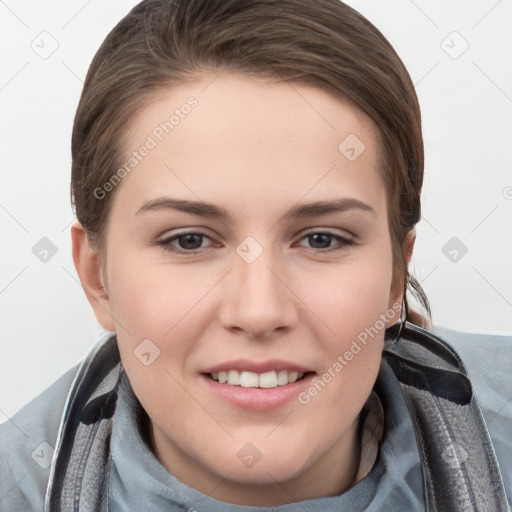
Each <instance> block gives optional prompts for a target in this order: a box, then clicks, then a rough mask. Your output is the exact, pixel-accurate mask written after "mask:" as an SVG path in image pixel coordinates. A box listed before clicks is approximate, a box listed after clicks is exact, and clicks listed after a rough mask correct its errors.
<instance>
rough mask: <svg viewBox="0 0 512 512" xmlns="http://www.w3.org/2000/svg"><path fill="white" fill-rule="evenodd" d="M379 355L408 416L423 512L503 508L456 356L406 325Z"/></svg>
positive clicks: (487, 443)
mask: <svg viewBox="0 0 512 512" xmlns="http://www.w3.org/2000/svg"><path fill="white" fill-rule="evenodd" d="M387 334H389V337H390V338H393V332H388V333H387ZM383 355H384V358H385V359H386V361H387V362H388V364H389V366H390V367H391V369H392V370H393V372H394V373H395V376H396V377H397V379H398V381H399V382H400V386H401V389H402V392H403V395H404V397H405V401H406V403H407V407H408V409H409V413H410V415H411V420H412V424H413V426H414V432H415V435H416V441H417V443H418V450H419V455H420V460H421V466H422V473H423V483H424V488H425V501H426V505H427V511H429V512H441V511H442V512H472V511H474V512H502V511H503V512H504V511H508V510H509V508H508V504H507V497H506V493H505V488H504V485H503V481H502V478H501V473H500V471H499V466H498V462H497V459H496V456H495V453H494V448H493V446H492V443H491V439H490V437H489V433H488V431H487V427H486V425H485V422H484V419H483V416H482V413H481V411H480V407H479V406H478V403H477V399H476V396H475V395H474V393H473V391H472V387H471V383H470V381H469V377H468V373H467V370H466V368H465V366H464V364H463V362H462V360H461V359H460V357H459V355H458V354H457V353H456V352H455V351H454V350H453V348H452V347H451V346H450V345H448V344H447V343H446V342H445V341H444V340H442V339H441V338H439V337H438V336H436V335H434V334H433V333H431V332H429V331H427V330H425V329H422V328H421V327H417V326H415V325H413V324H409V323H406V324H405V326H404V329H403V331H402V333H401V337H400V340H399V341H398V342H396V343H395V342H387V343H386V345H385V350H384V354H383Z"/></svg>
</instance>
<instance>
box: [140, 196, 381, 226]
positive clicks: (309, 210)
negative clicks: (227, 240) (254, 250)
mask: <svg viewBox="0 0 512 512" xmlns="http://www.w3.org/2000/svg"><path fill="white" fill-rule="evenodd" d="M158 210H178V211H181V212H185V213H190V214H192V215H197V216H199V217H210V218H215V219H219V220H222V221H226V222H229V221H232V216H231V214H230V213H229V212H228V211H227V210H226V209H225V208H223V207H221V206H217V205H215V204H212V203H207V202H203V201H190V200H187V199H174V198H170V197H159V198H156V199H151V200H150V201H147V202H145V203H144V204H143V205H142V206H141V207H140V208H139V209H138V210H137V213H136V214H135V215H140V214H142V213H145V212H150V211H158ZM350 210H360V211H363V212H368V213H371V214H372V215H376V212H375V210H374V209H373V208H372V207H371V206H370V205H369V204H367V203H364V202H363V201H361V200H359V199H356V198H352V197H345V198H340V199H332V200H329V201H316V202H311V203H298V204H296V205H295V206H293V207H292V208H290V210H288V211H287V212H286V213H285V214H284V215H283V217H282V218H283V219H303V218H309V217H316V216H319V215H328V214H332V213H340V212H346V211H350Z"/></svg>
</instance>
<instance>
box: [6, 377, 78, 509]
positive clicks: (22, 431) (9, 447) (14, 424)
mask: <svg viewBox="0 0 512 512" xmlns="http://www.w3.org/2000/svg"><path fill="white" fill-rule="evenodd" d="M76 371H77V368H76V367H74V368H72V369H71V370H69V371H68V372H66V373H65V374H64V375H63V376H62V377H60V378H59V379H58V380H57V381H56V382H54V383H53V384H52V385H51V386H50V387H49V388H47V389H46V390H45V391H43V392H42V393H41V394H40V395H39V396H37V397H36V398H34V399H33V400H32V401H31V402H29V403H28V404H27V405H26V406H25V407H23V408H22V409H21V410H20V411H19V412H17V413H16V414H15V415H14V416H13V417H12V418H10V419H9V420H8V421H6V422H5V423H2V425H0V509H1V510H26V511H30V510H42V509H43V505H44V495H45V490H46V485H47V482H48V478H49V474H50V465H51V461H52V456H53V450H54V447H55V441H56V439H57V433H58V429H59V424H60V419H61V415H62V411H63V408H64V404H65V402H66V398H67V395H68V393H69V390H70V388H71V385H72V382H73V379H74V377H75V375H76Z"/></svg>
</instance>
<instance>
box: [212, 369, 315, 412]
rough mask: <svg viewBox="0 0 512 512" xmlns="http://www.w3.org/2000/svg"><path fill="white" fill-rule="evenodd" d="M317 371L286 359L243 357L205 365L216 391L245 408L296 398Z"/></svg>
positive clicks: (260, 407) (280, 403)
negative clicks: (259, 359) (210, 365)
mask: <svg viewBox="0 0 512 512" xmlns="http://www.w3.org/2000/svg"><path fill="white" fill-rule="evenodd" d="M315 375H316V372H314V371H312V370H311V369H309V368H307V367H306V366H303V365H299V364H296V363H292V362H289V361H285V360H277V359H275V360H267V361H262V362H257V361H254V360H247V359H244V360H242V359H239V360H234V361H229V362H226V363H222V364H219V365H216V366H212V367H210V368H207V369H205V371H204V372H202V376H203V379H204V380H203V382H205V384H207V387H208V388H209V389H210V390H211V392H213V394H214V395H216V396H217V397H219V398H221V399H222V400H224V401H227V402H230V403H231V404H232V405H234V406H236V407H241V408H243V409H249V410H255V411H256V410H257V411H264V410H270V409H275V408H276V407H280V406H283V405H285V404H286V403H288V402H290V401H291V400H293V399H294V398H295V397H296V396H297V394H298V393H300V392H301V391H302V390H303V388H304V387H307V386H308V385H309V383H310V381H311V380H312V379H313V378H314V376H315Z"/></svg>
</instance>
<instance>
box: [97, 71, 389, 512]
mask: <svg viewBox="0 0 512 512" xmlns="http://www.w3.org/2000/svg"><path fill="white" fill-rule="evenodd" d="M190 98H193V99H190ZM185 105H189V106H188V107H185ZM173 113H174V118H171V119H170V116H171V115H173ZM166 122H167V124H165V123H166ZM143 147H146V150H144V149H141V148H143ZM125 149H126V162H127V163H128V165H127V167H126V168H125V171H126V169H129V171H126V172H125V173H121V176H120V177H121V178H122V181H121V183H119V184H117V185H116V187H117V188H116V190H115V191H114V192H111V191H110V190H107V193H115V197H114V201H113V205H112V209H111V212H110V217H109V221H108V226H107V230H106V246H105V249H106V252H105V257H104V259H103V262H102V263H103V265H102V280H103V282H104V284H105V288H106V289H107V291H108V297H109V300H108V303H107V305H106V307H107V308H109V312H110V314H111V317H112V319H113V320H111V322H112V324H111V325H104V327H106V328H110V329H115V330H116V331H117V337H118V342H119V348H120V352H121V358H122V362H123V365H124V367H125V369H126V372H127V374H128V378H129V379H130V382H131V384H132V387H133V389H134V392H135V394H136V395H137V397H138V399H139V400H140V402H141V404H142V406H143V407H144V409H145V410H146V412H147V414H148V416H149V419H150V432H151V443H152V448H153V450H154V452H155V454H156V456H157V457H158V459H159V460H160V461H161V462H162V463H163V464H164V465H165V466H166V467H167V468H168V469H169V470H170V471H171V472H172V473H173V474H174V475H175V476H177V477H178V478H179V479H181V480H182V481H183V482H185V483H187V484H189V485H191V486H193V487H195V488H197V489H199V490H201V491H203V492H205V493H207V494H212V491H211V490H212V489H214V488H215V491H214V492H213V494H212V496H213V497H215V498H217V499H220V500H223V501H229V502H234V503H244V504H249V505H269V504H273V505H276V504H280V503H285V502H290V501H296V500H298V499H305V498H309V497H313V496H318V495H328V494H334V493H337V492H341V491H342V490H343V487H344V486H347V485H350V484H351V483H352V482H353V478H354V472H355V469H356V467H357V463H358V454H359V448H358V442H357V425H358V415H359V412H360V410H361V408H362V407H363V405H364V403H365V401H366V399H367V397H368V395H369V394H370V392H371V389H372V386H373V384H374V381H375V379H376V376H377V373H378V369H379V363H380V359H381V351H382V346H383V337H384V328H385V327H387V326H389V325H391V324H392V323H393V322H394V321H395V320H396V318H397V311H396V308H393V305H394V303H395V301H396V300H397V297H393V296H392V293H391V289H392V256H391V241H390V235H389V229H388V222H387V204H386V192H385V188H384V184H383V181H382V179H381V177H380V176H379V172H378V141H377V132H376V129H375V128H374V126H373V125H372V123H371V122H370V121H369V120H368V119H367V118H366V117H365V116H364V115H363V114H362V113H361V112H359V111H358V110H357V109H356V108H354V107H353V106H352V105H351V104H350V103H349V102H348V101H345V100H344V99H343V98H337V97H334V96H332V95H330V94H329V93H327V92H325V91H323V90H320V89H319V88H315V87H313V86H307V85H300V84H297V83H294V84H293V85H290V84H277V83H275V82H272V81H270V80H263V79H259V80H255V79H252V78H249V77H245V76H239V75H236V74H221V75H220V76H218V77H217V78H216V79H214V77H213V76H208V75H204V76H201V77H198V78H197V80H196V81H195V82H193V83H188V84H183V85H180V86H177V87H173V88H171V89H169V90H167V91H165V92H161V93H159V96H158V97H155V98H154V100H153V101H152V102H150V104H149V105H148V106H147V107H146V108H145V109H144V110H142V111H141V112H140V113H139V115H138V116H137V117H136V118H135V119H134V120H133V125H132V126H131V131H130V134H129V138H128V140H127V143H126V148H125ZM130 158H134V159H135V160H133V161H132V160H130ZM103 323H104V324H105V323H106V322H103ZM226 379H228V381H227V382H226ZM226 475H227V476H226ZM262 489H264V490H265V492H264V493H262V492H261V491H262ZM263 495H265V498H263Z"/></svg>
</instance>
